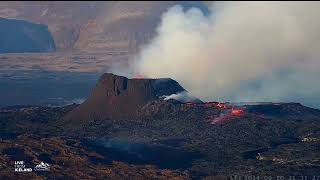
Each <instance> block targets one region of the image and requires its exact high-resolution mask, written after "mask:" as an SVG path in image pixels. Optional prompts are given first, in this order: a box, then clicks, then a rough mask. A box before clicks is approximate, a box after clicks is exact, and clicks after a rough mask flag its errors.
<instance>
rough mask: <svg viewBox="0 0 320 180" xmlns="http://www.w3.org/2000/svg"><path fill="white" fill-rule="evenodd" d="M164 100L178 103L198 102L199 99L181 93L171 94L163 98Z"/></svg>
mask: <svg viewBox="0 0 320 180" xmlns="http://www.w3.org/2000/svg"><path fill="white" fill-rule="evenodd" d="M162 98H164V100H169V99H174V100H177V101H180V102H183V103H185V102H199V99H197V98H196V97H194V96H192V95H191V94H190V93H189V92H187V91H182V92H179V93H177V94H171V95H169V96H163V97H162Z"/></svg>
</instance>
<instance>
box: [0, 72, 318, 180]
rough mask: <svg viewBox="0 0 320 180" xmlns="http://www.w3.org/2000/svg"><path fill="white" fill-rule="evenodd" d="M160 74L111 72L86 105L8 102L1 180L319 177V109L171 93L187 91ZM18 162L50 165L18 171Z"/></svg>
mask: <svg viewBox="0 0 320 180" xmlns="http://www.w3.org/2000/svg"><path fill="white" fill-rule="evenodd" d="M158 81H159V80H155V79H127V78H125V77H121V76H116V75H113V74H104V75H103V76H102V77H101V78H100V80H99V82H98V84H97V86H96V87H95V89H94V90H93V91H92V93H91V95H90V96H89V98H88V99H87V100H86V101H85V102H84V103H83V104H81V105H76V104H73V105H69V106H65V107H35V106H24V107H21V106H15V107H14V106H13V107H5V108H1V109H0V129H1V131H0V132H1V133H0V136H1V143H0V153H1V156H0V158H1V160H0V163H1V164H0V168H1V169H0V175H1V177H4V178H6V179H17V178H49V179H51V178H57V179H63V178H71V179H80V178H81V179H88V178H100V179H101V178H104V179H128V178H131V179H211V178H217V177H230V176H235V175H237V176H242V177H244V176H260V178H263V176H272V177H273V179H276V178H277V176H283V177H285V179H288V178H289V176H296V177H297V178H298V177H300V176H308V177H309V178H310V179H312V177H313V176H315V177H317V176H320V173H319V172H320V149H319V147H320V111H319V110H317V109H312V108H308V107H305V106H303V105H301V104H299V103H277V104H275V103H265V104H242V105H237V104H232V103H218V102H206V103H203V102H189V103H182V102H179V101H177V100H174V99H170V100H164V99H163V98H161V97H162V95H168V94H174V93H177V92H180V91H183V90H184V89H183V88H182V87H181V86H180V85H179V84H178V83H177V82H175V81H174V80H171V79H164V80H161V81H160V82H161V83H160V85H159V86H157V82H158ZM92 114H96V116H94V115H92ZM14 160H24V161H25V162H26V163H27V165H28V167H34V166H35V165H36V164H38V163H39V162H41V161H44V162H47V163H49V164H50V165H51V170H50V171H49V172H32V173H13V167H14ZM28 163H29V164H28Z"/></svg>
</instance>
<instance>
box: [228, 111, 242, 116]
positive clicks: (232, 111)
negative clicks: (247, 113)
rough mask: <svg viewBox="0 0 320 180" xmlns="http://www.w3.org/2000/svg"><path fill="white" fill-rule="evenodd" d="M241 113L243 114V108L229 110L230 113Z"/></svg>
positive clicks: (238, 114)
mask: <svg viewBox="0 0 320 180" xmlns="http://www.w3.org/2000/svg"><path fill="white" fill-rule="evenodd" d="M243 114H244V110H243V109H232V110H231V115H234V116H242V115H243Z"/></svg>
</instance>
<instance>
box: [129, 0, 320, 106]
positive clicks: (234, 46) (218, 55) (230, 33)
mask: <svg viewBox="0 0 320 180" xmlns="http://www.w3.org/2000/svg"><path fill="white" fill-rule="evenodd" d="M319 9H320V3H319V2H216V3H214V4H213V7H212V8H211V14H210V15H209V16H204V15H203V13H202V12H201V11H200V10H199V9H196V8H192V9H190V10H188V11H185V12H184V11H183V8H182V7H180V6H174V7H172V8H170V9H168V11H167V12H166V13H164V14H163V16H162V22H161V24H160V25H159V27H158V28H157V36H156V37H155V38H154V39H153V40H152V41H151V43H150V44H147V45H145V46H143V47H142V50H141V51H140V53H139V54H138V55H137V56H136V57H135V58H134V59H133V62H134V63H133V64H132V67H133V71H134V73H136V74H139V75H143V76H145V77H152V78H161V77H170V78H173V79H175V80H177V81H178V82H179V83H181V84H182V85H183V86H184V87H185V88H186V89H187V90H188V91H189V92H191V93H192V94H193V95H195V96H196V97H199V98H201V99H203V100H218V101H299V102H302V103H306V104H316V103H318V102H320V97H319V96H320V83H317V80H318V77H320V63H319V61H320V60H319V57H320V51H319V49H320V41H319V37H320V21H318V19H319V17H320V11H319Z"/></svg>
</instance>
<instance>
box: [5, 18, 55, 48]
mask: <svg viewBox="0 0 320 180" xmlns="http://www.w3.org/2000/svg"><path fill="white" fill-rule="evenodd" d="M55 50H56V47H55V43H54V40H53V38H52V36H51V33H50V32H49V31H48V27H47V26H46V25H43V24H35V23H31V22H27V21H23V20H12V19H5V18H0V53H21V52H53V51H55Z"/></svg>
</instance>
